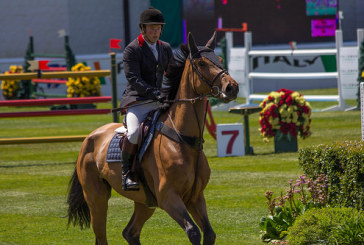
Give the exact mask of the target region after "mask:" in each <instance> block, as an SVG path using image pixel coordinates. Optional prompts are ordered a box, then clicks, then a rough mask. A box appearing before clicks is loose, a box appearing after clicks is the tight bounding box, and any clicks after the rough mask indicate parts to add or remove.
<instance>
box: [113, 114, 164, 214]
mask: <svg viewBox="0 0 364 245" xmlns="http://www.w3.org/2000/svg"><path fill="white" fill-rule="evenodd" d="M159 115H160V110H154V111H151V112H150V113H149V114H148V115H147V117H146V118H145V120H144V121H143V122H142V123H141V124H140V126H139V140H138V151H137V152H138V154H136V155H135V158H134V161H133V165H132V168H131V171H132V172H133V173H134V174H135V176H137V177H138V179H139V181H140V183H141V184H142V185H143V187H144V190H145V192H146V193H145V194H146V196H147V203H146V204H147V206H148V207H156V206H157V200H156V198H155V197H154V195H153V194H152V192H151V190H150V189H149V187H148V185H147V184H146V181H145V177H144V174H143V171H142V167H141V161H142V158H143V155H144V153H145V152H146V150H147V149H148V147H149V145H150V143H151V142H152V139H153V135H154V131H155V125H156V122H157V120H158V118H159ZM126 132H127V125H126V123H125V121H124V126H122V127H120V128H118V129H116V130H115V134H114V135H113V137H112V139H111V141H110V143H109V146H108V149H107V154H106V162H108V163H121V147H120V146H122V144H123V141H124V139H125V137H126Z"/></svg>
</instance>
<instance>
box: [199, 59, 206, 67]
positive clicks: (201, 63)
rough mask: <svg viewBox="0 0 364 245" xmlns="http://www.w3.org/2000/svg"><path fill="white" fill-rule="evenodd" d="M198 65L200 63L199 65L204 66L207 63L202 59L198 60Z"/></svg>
mask: <svg viewBox="0 0 364 245" xmlns="http://www.w3.org/2000/svg"><path fill="white" fill-rule="evenodd" d="M198 65H199V66H201V67H203V66H205V65H206V63H205V62H204V61H202V60H200V61H199V62H198Z"/></svg>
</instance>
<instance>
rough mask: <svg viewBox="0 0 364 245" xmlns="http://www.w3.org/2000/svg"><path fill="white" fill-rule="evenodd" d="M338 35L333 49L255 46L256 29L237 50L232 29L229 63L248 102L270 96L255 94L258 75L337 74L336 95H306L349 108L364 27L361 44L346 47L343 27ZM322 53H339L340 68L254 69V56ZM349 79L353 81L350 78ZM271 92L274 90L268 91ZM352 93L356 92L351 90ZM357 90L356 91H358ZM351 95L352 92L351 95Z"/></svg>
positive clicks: (361, 34) (363, 35)
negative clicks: (320, 69) (272, 48)
mask: <svg viewBox="0 0 364 245" xmlns="http://www.w3.org/2000/svg"><path fill="white" fill-rule="evenodd" d="M335 34H336V36H335V43H336V45H335V46H336V47H335V48H333V49H300V50H297V49H296V50H252V33H251V32H245V33H244V48H243V49H239V50H235V53H234V52H231V50H233V49H232V48H233V44H232V42H233V41H232V39H233V38H232V37H233V36H232V33H231V32H227V33H226V34H225V35H226V39H227V61H228V64H229V72H230V74H232V75H233V76H234V75H236V76H237V77H240V78H241V80H243V81H239V83H241V82H242V83H243V86H241V87H242V88H243V89H244V96H245V97H246V98H247V103H248V104H251V103H252V101H254V100H263V99H264V98H266V95H264V94H254V93H253V84H254V79H265V80H270V79H282V80H283V79H285V80H288V79H296V80H297V79H298V81H301V80H302V79H328V78H331V79H332V78H334V79H336V80H337V88H338V94H335V95H304V97H305V99H306V100H307V101H335V102H338V105H337V106H334V107H330V108H328V109H327V110H345V109H346V108H347V106H346V105H345V99H348V96H347V95H346V96H345V91H347V90H350V91H357V88H358V85H357V82H356V78H357V74H358V71H357V69H358V63H357V62H358V57H359V47H360V44H361V43H362V42H363V40H364V29H358V30H357V43H358V44H357V46H355V47H343V36H342V31H341V30H337V31H336V33H335ZM320 55H335V56H336V66H337V71H336V72H304V73H302V72H301V73H286V72H285V73H282V72H281V73H280V72H273V73H272V72H253V69H252V58H253V57H259V56H263V57H267V56H320ZM347 81H349V82H347ZM267 92H270V91H267ZM351 94H353V93H352V92H351ZM355 94H356V92H355ZM349 98H350V96H349Z"/></svg>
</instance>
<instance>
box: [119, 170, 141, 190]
mask: <svg viewBox="0 0 364 245" xmlns="http://www.w3.org/2000/svg"><path fill="white" fill-rule="evenodd" d="M122 187H123V190H124V191H138V190H139V183H138V182H136V181H133V180H132V179H131V178H130V172H127V173H126V174H125V175H123V176H122Z"/></svg>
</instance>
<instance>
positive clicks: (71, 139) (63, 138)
mask: <svg viewBox="0 0 364 245" xmlns="http://www.w3.org/2000/svg"><path fill="white" fill-rule="evenodd" d="M86 137H87V135H75V136H50V137H31V138H8V139H0V145H18V144H36V143H60V142H77V141H83V140H84V139H85V138H86Z"/></svg>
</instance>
